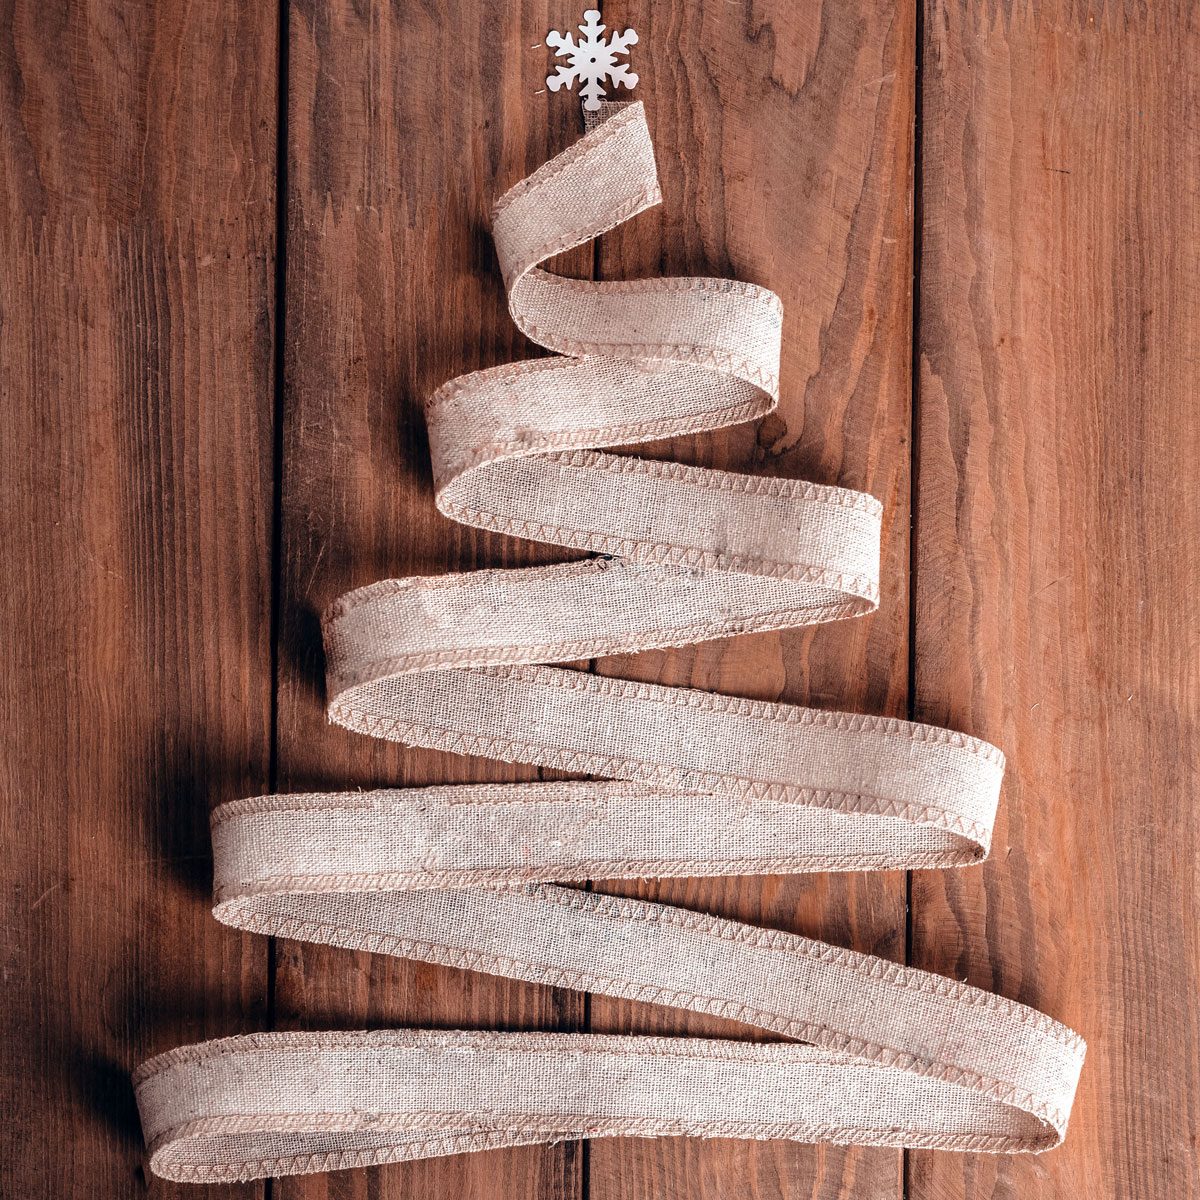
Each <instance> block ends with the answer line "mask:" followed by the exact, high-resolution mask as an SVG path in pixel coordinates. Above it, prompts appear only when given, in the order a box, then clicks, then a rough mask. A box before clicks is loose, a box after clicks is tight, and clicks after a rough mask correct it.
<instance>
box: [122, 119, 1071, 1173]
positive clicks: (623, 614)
mask: <svg viewBox="0 0 1200 1200" xmlns="http://www.w3.org/2000/svg"><path fill="white" fill-rule="evenodd" d="M658 199H659V192H658V183H657V177H656V173H655V168H654V157H653V152H652V149H651V144H650V137H649V131H648V129H647V127H646V121H645V115H644V112H643V109H642V106H641V105H640V104H632V105H628V106H623V107H619V108H617V110H616V112H615V115H613V116H611V117H610V118H609V119H608V120H606V121H604V122H603V123H602V124H600V125H599V126H597V127H596V128H595V129H593V130H592V131H591V132H590V133H588V134H587V135H586V136H585V137H584V138H583V139H582V140H581V141H580V142H579V143H577V144H576V145H575V146H574V147H572V149H570V150H569V151H567V152H566V153H565V154H563V155H560V156H559V157H558V158H556V159H554V160H552V161H551V162H549V163H547V164H546V165H545V166H544V167H542V168H541V169H540V170H539V171H537V172H536V173H535V174H534V175H532V176H530V178H529V179H527V180H525V181H523V182H522V183H521V184H519V185H518V186H517V187H516V188H514V189H513V190H512V191H511V192H509V193H508V194H507V195H506V196H505V197H504V198H503V199H502V200H501V201H500V202H499V204H498V205H497V208H496V216H495V237H496V245H497V251H498V254H499V258H500V263H501V267H502V269H503V271H504V276H505V281H506V284H507V286H508V290H509V303H510V308H511V311H512V314H513V318H514V320H515V321H516V322H517V324H518V325H519V326H520V327H521V329H522V330H523V331H524V332H525V333H526V334H527V335H528V336H529V337H531V338H533V339H534V340H535V341H537V342H539V343H541V344H542V345H543V346H546V347H547V348H549V349H551V350H554V351H557V352H558V353H559V355H562V356H565V357H553V358H548V359H539V360H535V361H531V362H525V363H516V364H511V365H507V366H504V367H498V368H494V369H492V370H487V371H480V372H476V373H475V374H472V375H467V376H464V377H462V378H461V379H457V380H453V381H452V382H450V383H449V384H447V385H445V386H444V387H443V388H441V389H440V390H439V391H438V392H437V393H436V394H435V395H434V396H433V397H432V398H431V399H430V401H429V405H428V414H427V415H428V421H429V430H430V443H431V447H432V453H433V467H434V479H435V483H436V487H437V503H438V506H439V508H440V509H441V510H442V511H443V512H444V513H446V514H447V515H448V516H451V517H453V518H454V519H455V520H457V521H460V522H462V523H464V524H468V525H473V526H476V527H479V528H483V529H491V530H498V531H502V532H506V533H509V534H513V535H516V536H519V537H527V538H535V539H537V540H539V541H544V542H549V543H553V544H555V545H559V546H565V547H569V548H573V549H578V550H588V551H593V552H597V553H599V554H601V555H604V556H606V557H601V558H591V559H587V560H585V561H582V562H572V563H566V564H562V565H559V566H551V567H539V568H530V569H521V570H503V571H480V572H474V573H471V574H465V575H447V576H439V577H435V578H416V579H404V580H389V581H386V582H383V583H380V584H375V585H373V586H371V587H367V588H363V589H360V590H359V591H357V592H352V593H350V594H349V595H348V596H345V597H343V598H342V599H341V600H340V601H338V603H337V604H335V605H334V606H333V608H332V609H331V610H330V611H329V612H328V613H327V615H326V620H325V641H326V653H327V667H328V685H329V715H330V718H331V720H333V721H336V722H338V723H340V724H342V725H344V726H346V727H348V728H351V729H355V730H358V731H360V732H363V733H368V734H371V735H374V736H377V737H385V738H391V739H394V740H397V741H402V742H405V743H407V744H409V745H415V746H427V747H433V748H437V749H442V750H450V751H456V752H459V753H469V754H481V755H486V756H489V757H492V758H495V759H500V760H504V761H510V762H523V763H533V764H538V765H541V766H545V767H550V768H556V769H559V770H564V771H570V772H575V773H579V774H587V775H594V776H601V777H602V779H601V780H599V781H580V782H563V783H536V784H514V785H502V784H483V785H475V786H466V787H434V788H425V789H408V790H404V791H378V792H368V793H348V794H338V795H308V796H267V797H260V798H256V799H251V800H241V801H235V802H234V803H232V804H227V805H224V806H223V807H221V808H219V809H218V810H217V811H216V812H215V813H214V814H213V847H214V863H215V876H216V880H215V885H216V908H215V913H216V915H217V916H218V917H219V918H220V919H221V920H222V921H225V922H226V923H228V924H230V925H233V926H236V927H238V928H241V929H247V930H255V931H257V932H260V933H264V934H268V935H272V936H280V937H291V938H298V939H303V940H308V941H313V942H324V943H329V944H333V945H339V946H346V947H350V948H353V949H360V950H371V951H376V952H379V953H386V954H394V955H400V956H403V957H407V958H413V959H419V960H422V961H426V962H432V963H441V964H446V965H451V966H457V967H468V968H471V969H474V970H479V971H487V972H491V973H494V974H499V975H505V976H508V977H511V978H514V979H523V980H530V981H533V982H537V983H544V984H551V985H554V986H560V987H571V988H579V989H585V990H587V991H591V992H596V993H602V994H605V995H610V996H620V997H627V998H632V999H637V1000H648V1001H652V1002H655V1003H660V1004H670V1005H675V1006H677V1007H680V1008H684V1009H689V1010H693V1011H696V1012H703V1013H710V1014H714V1015H717V1016H722V1017H731V1018H734V1019H736V1020H740V1021H743V1022H746V1023H747V1024H749V1025H752V1026H755V1027H757V1028H759V1029H762V1030H769V1031H771V1032H773V1033H776V1034H779V1035H782V1036H785V1037H788V1038H794V1039H798V1041H799V1042H803V1043H806V1044H796V1043H793V1042H781V1043H770V1044H762V1043H743V1042H733V1041H717V1040H705V1039H698V1038H653V1037H615V1036H600V1035H590V1034H543V1033H486V1032H484V1033H474V1032H473V1033H466V1032H443V1031H424V1030H396V1031H385V1032H372V1033H312V1034H308V1033H279V1034H258V1035H250V1036H247V1037H238V1038H229V1039H226V1040H223V1041H217V1042H211V1043H207V1044H204V1045H201V1046H193V1047H185V1048H183V1049H181V1050H175V1051H172V1052H170V1053H168V1054H165V1055H161V1056H160V1057H158V1058H156V1059H153V1060H151V1061H150V1062H148V1063H146V1064H145V1065H144V1066H142V1067H141V1068H140V1069H139V1071H138V1072H137V1075H136V1078H135V1082H136V1086H137V1097H138V1104H139V1107H140V1109H141V1113H142V1120H143V1125H144V1127H145V1132H146V1138H147V1142H148V1144H149V1147H150V1152H151V1165H152V1167H153V1169H154V1170H155V1171H156V1172H158V1173H159V1174H162V1175H165V1176H167V1177H169V1178H173V1179H185V1180H198V1181H216V1180H233V1179H249V1178H256V1177H260V1176H264V1175H272V1174H285V1173H290V1172H297V1171H315V1170H325V1169H329V1168H333V1167H343V1166H358V1165H366V1164H371V1163H380V1162H393V1161H399V1160H402V1159H410V1158H419V1157H426V1156H430V1155H437V1154H449V1153H456V1152H459V1151H464V1150H477V1149H484V1148H487V1147H494V1146H514V1145H521V1144H527V1143H532V1142H542V1141H553V1140H560V1139H563V1138H575V1137H596V1136H609V1135H619V1134H632V1135H639V1136H660V1135H667V1134H696V1135H701V1136H722V1137H746V1138H777V1137H782V1138H792V1139H796V1140H801V1141H832V1142H843V1143H849V1142H854V1143H864V1144H871V1145H887V1146H925V1147H941V1148H948V1149H959V1150H991V1151H1014V1150H1042V1149H1045V1148H1047V1147H1049V1146H1052V1145H1054V1144H1056V1143H1057V1142H1058V1141H1059V1140H1061V1138H1062V1136H1063V1135H1064V1133H1065V1131H1066V1125H1067V1118H1068V1115H1069V1112H1070V1108H1071V1102H1072V1099H1073V1097H1074V1092H1075V1086H1076V1083H1077V1080H1078V1076H1079V1071H1080V1067H1081V1065H1082V1061H1083V1053H1084V1046H1083V1042H1082V1040H1081V1039H1080V1038H1079V1037H1078V1036H1077V1035H1075V1034H1074V1033H1072V1032H1071V1031H1070V1030H1068V1029H1066V1028H1065V1027H1063V1026H1062V1025H1059V1024H1058V1023H1057V1022H1055V1021H1053V1020H1051V1019H1050V1018H1049V1017H1046V1016H1043V1015H1042V1014H1040V1013H1038V1012H1036V1011H1034V1010H1032V1009H1029V1008H1026V1007H1024V1006H1023V1005H1020V1004H1016V1003H1014V1002H1012V1001H1009V1000H1005V999H1002V998H1000V997H997V996H992V995H989V994H987V993H985V992H981V991H979V990H977V989H975V988H970V987H966V986H964V985H962V984H959V983H955V982H953V981H951V980H947V979H942V978H940V977H937V976H933V975H929V974H927V973H924V972H921V971H916V970H913V969H911V968H906V967H902V966H899V965H897V964H895V963H892V962H888V961H885V960H882V959H878V958H873V957H871V956H868V955H863V954H857V953H854V952H851V951H849V950H843V949H838V948H836V947H833V946H828V945H825V944H823V943H820V942H815V941H812V940H810V939H808V938H803V937H798V936H795V935H792V934H785V933H781V932H777V931H772V930H763V929H758V928H753V927H751V926H747V925H741V924H737V923H735V922H731V921H725V920H720V919H717V918H714V917H710V916H705V915H702V914H699V913H694V912H689V911H686V910H682V909H677V908H672V907H669V906H666V905H660V904H653V903H649V902H644V901H637V900H629V899H619V898H616V897H612V896H606V895H603V894H598V893H595V892H587V891H582V890H579V889H578V888H576V887H570V886H562V885H564V884H572V883H574V884H578V883H582V882H584V881H586V880H589V879H593V878H602V879H615V878H640V877H648V876H699V875H721V874H750V873H781V872H792V871H796V872H799V871H824V870H872V869H908V868H914V867H951V866H961V865H965V864H968V863H973V862H978V861H980V860H981V859H982V858H984V857H985V856H986V854H987V851H988V847H989V843H990V838H991V830H992V824H993V819H994V816H995V809H996V802H997V798H998V795H999V789H1000V781H1001V776H1002V774H1003V770H1004V758H1003V755H1002V754H1001V753H1000V751H999V750H997V749H996V748H995V747H993V746H990V745H988V744H987V743H986V742H981V741H979V740H978V739H975V738H971V737H967V736H965V735H962V734H958V733H953V732H950V731H948V730H943V729H935V728H931V727H929V726H925V725H918V724H913V723H910V722H905V721H898V720H892V719H887V718H879V717H868V716H857V715H849V714H842V713H829V712H821V711H817V710H813V709H807V708H798V707H795V706H790V705H782V704H769V703H762V702H755V701H748V700H738V699H732V698H729V697H724V696H718V695H713V694H710V693H707V692H700V691H693V690H689V689H682V688H667V687H660V686H656V685H651V684H643V683H632V682H626V681H621V680H614V679H610V678H606V677H601V676H597V675H592V674H588V673H585V672H583V671H579V670H572V669H568V668H566V667H563V666H561V665H559V666H555V665H553V664H556V663H557V664H562V663H568V662H572V661H575V660H579V659H583V658H591V657H595V656H599V655H608V654H618V653H627V652H630V651H637V650H644V649H648V648H651V647H662V646H678V645H683V644H686V643H690V642H696V641H701V640H704V639H707V638H714V637H723V636H728V635H731V634H734V633H739V632H744V631H748V630H764V629H780V628H786V627H792V626H799V625H806V624H812V623H815V622H819V621H828V620H833V619H835V618H839V617H847V616H855V615H859V614H862V613H866V612H869V611H870V610H871V609H873V608H874V607H875V605H876V604H877V602H878V595H879V579H878V571H879V534H880V515H881V513H880V506H879V504H878V503H877V502H876V501H875V500H873V499H872V498H871V497H869V496H865V495H862V494H859V493H856V492H849V491H845V490H843V489H839V488H830V487H818V486H815V485H812V484H804V483H797V482H794V481H790V480H774V479H771V480H767V479H759V478H755V477H750V476H743V475H734V474H729V473H726V472H718V471H711V470H702V469H699V468H694V467H683V466H678V465H676V464H672V463H664V462H657V461H647V460H642V459H638V458H634V457H628V456H624V455H616V454H611V453H607V452H605V450H604V448H605V447H610V446H624V445H630V444H633V443H636V442H641V441H647V440H650V439H658V438H662V437H667V436H672V435H675V434H680V433H687V432H695V431H698V430H710V429H716V428H719V427H721V426H725V425H729V424H733V423H735V422H740V421H746V420H750V419H753V418H755V417H758V416H762V415H763V414H765V413H767V412H770V411H771V409H773V408H774V406H775V404H776V403H777V400H778V367H779V346H780V329H781V319H782V311H781V307H780V304H779V301H778V299H777V297H775V296H774V295H773V294H772V293H770V292H767V291H765V290H764V289H762V288H758V287H752V286H749V285H746V284H740V283H734V282H730V281H728V280H717V279H661V280H643V281H638V282H634V283H594V282H587V281H578V280H570V279H561V278H559V277H557V276H554V275H551V274H549V273H547V272H545V271H543V270H542V269H541V268H540V266H539V264H540V263H542V262H543V261H545V260H546V259H547V258H549V257H551V256H552V255H554V254H556V253H558V252H559V251H561V250H564V249H567V248H569V247H571V246H576V245H579V244H581V243H582V242H585V241H587V240H588V239H590V238H592V237H595V236H596V235H598V234H600V233H602V232H603V231H604V230H606V229H610V228H612V227H613V226H614V225H617V224H619V223H620V222H621V221H623V220H625V219H627V218H628V217H630V216H632V215H633V214H634V213H636V212H638V211H640V210H642V209H643V208H646V207H647V206H649V205H651V204H654V203H657V202H658Z"/></svg>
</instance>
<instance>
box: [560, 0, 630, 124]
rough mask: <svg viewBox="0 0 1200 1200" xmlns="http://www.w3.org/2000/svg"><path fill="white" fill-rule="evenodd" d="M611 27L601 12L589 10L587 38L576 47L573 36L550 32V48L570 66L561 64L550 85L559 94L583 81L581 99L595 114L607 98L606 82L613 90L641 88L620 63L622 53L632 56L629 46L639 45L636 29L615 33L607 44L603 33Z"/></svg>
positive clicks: (584, 28) (585, 19)
mask: <svg viewBox="0 0 1200 1200" xmlns="http://www.w3.org/2000/svg"><path fill="white" fill-rule="evenodd" d="M607 28H608V26H606V25H601V24H600V13H599V11H598V10H596V9H594V8H589V9H588V10H587V12H585V13H584V14H583V24H582V25H580V26H579V32H580V33H581V34H583V37H581V38H580V39H579V44H578V45H576V44H575V36H574V34H570V33H548V34H547V35H546V45H548V46H552V47H553V48H554V53H555V55H557V56H558V57H559V58H565V59H566V60H567V65H566V66H563V65H562V63H559V65H558V66H556V67H555V68H554V74H553V75H550V76H548V77H547V79H546V86H547V87H548V88H549V89H550V90H551V91H552V92H557V91H558V89H559V88H560V87H562V86H563V85H564V84H566V86H567V87H568V88H571V87H572V86H573V85H574V83H575V80H577V79H578V80H579V82H580V83H581V85H582V86H581V87H580V89H579V94H580V96H582V97H583V107H584V108H586V109H587V110H588V111H589V112H595V111H596V110H597V109H598V108H599V107H600V101H601V100H603V99H604V98H605V92H604V88H603V86H602V85H603V84H605V83H606V82H607V83H608V84H610V85H611V86H613V87H627V88H633V87H636V86H637V81H638V77H637V76H636V75H635V74H634V73H633V72H632V71H631V70H630V69H629V67H628V65H627V64H625V63H618V62H617V55H618V54H628V53H629V47H630V46H633V45H635V44H636V43H637V40H638V35H637V33H636V32H635V31H634V30H632V29H627V30H625V32H624V33H613V34H612V35H611V36H610V37H609V38H608V40H607V41H605V40H604V37H603V34H604V31H605V29H607Z"/></svg>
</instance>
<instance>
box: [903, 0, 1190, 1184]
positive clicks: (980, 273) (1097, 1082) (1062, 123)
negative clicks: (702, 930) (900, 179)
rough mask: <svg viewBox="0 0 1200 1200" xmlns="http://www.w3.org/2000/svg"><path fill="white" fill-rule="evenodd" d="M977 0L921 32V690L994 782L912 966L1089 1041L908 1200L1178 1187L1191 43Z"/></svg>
mask: <svg viewBox="0 0 1200 1200" xmlns="http://www.w3.org/2000/svg"><path fill="white" fill-rule="evenodd" d="M1060 7H1061V9H1062V11H1061V12H1060V11H1057V10H1058V9H1059V8H1060ZM972 8H973V6H966V7H962V6H960V5H959V4H957V3H938V4H934V5H933V6H932V8H931V10H930V12H929V14H928V17H927V19H926V23H925V34H926V36H925V44H924V60H923V61H924V72H923V85H924V86H923V91H922V97H923V103H922V109H921V113H922V124H921V129H922V148H923V154H922V158H921V163H922V178H921V200H922V212H923V216H924V220H923V222H922V245H921V276H920V278H921V289H920V307H919V311H920V329H919V339H920V341H919V345H920V389H919V394H918V405H917V412H918V432H917V448H918V453H917V459H916V462H917V468H916V495H917V500H918V503H917V513H916V524H915V538H914V545H915V548H916V568H915V572H914V575H915V579H914V583H915V597H916V624H915V629H916V647H915V649H916V655H915V663H916V678H915V680H914V695H915V704H916V711H917V715H918V716H919V717H922V718H925V719H928V720H932V721H938V722H946V723H949V724H952V725H955V726H958V727H959V728H965V729H970V730H971V732H973V733H977V734H980V735H981V736H984V737H987V738H990V739H991V740H993V741H995V742H997V743H998V744H999V745H1001V746H1003V747H1004V749H1005V750H1006V752H1007V753H1008V756H1009V767H1008V773H1007V776H1006V785H1005V789H1004V794H1003V797H1002V801H1001V807H1000V818H999V822H998V824H997V828H996V836H995V840H994V843H993V849H992V858H991V860H990V861H989V862H988V863H987V864H985V865H984V867H983V868H981V869H979V870H975V871H963V872H958V873H954V874H951V873H949V872H942V873H933V872H926V873H922V874H920V875H919V876H915V877H914V884H913V947H912V961H913V962H914V963H915V964H916V965H918V966H923V967H928V968H930V969H932V970H937V971H940V972H942V973H944V974H949V975H954V976H956V977H958V978H966V979H969V980H970V981H971V982H972V983H977V984H979V985H981V986H983V987H987V988H991V989H994V990H996V991H1000V992H1002V993H1004V994H1005V995H1007V996H1012V997H1014V998H1016V999H1018V1000H1022V1001H1024V1002H1026V1003H1028V1004H1033V1005H1036V1006H1038V1007H1041V1008H1044V1009H1046V1010H1048V1011H1050V1012H1052V1013H1054V1014H1055V1016H1057V1017H1060V1018H1061V1019H1062V1020H1064V1021H1066V1022H1067V1023H1069V1024H1070V1025H1071V1026H1072V1027H1074V1028H1075V1029H1078V1030H1079V1031H1080V1032H1081V1033H1082V1034H1083V1035H1084V1037H1085V1038H1086V1039H1087V1040H1088V1044H1089V1051H1088V1060H1087V1062H1086V1064H1085V1066H1084V1072H1083V1078H1082V1083H1081V1086H1080V1092H1079V1097H1078V1100H1077V1102H1076V1107H1075V1113H1074V1116H1073V1118H1072V1127H1071V1132H1070V1134H1069V1136H1068V1139H1067V1142H1066V1144H1065V1145H1064V1146H1063V1147H1062V1148H1061V1149H1059V1150H1056V1151H1055V1152H1054V1153H1052V1154H1047V1155H1045V1156H1043V1157H1037V1158H1029V1157H1019V1156H1014V1157H1002V1158H986V1157H976V1156H962V1157H956V1156H952V1155H946V1156H941V1157H939V1156H936V1155H932V1154H914V1155H912V1157H911V1173H910V1188H909V1194H910V1196H912V1197H913V1198H914V1200H933V1198H935V1197H936V1198H940V1197H945V1196H954V1197H964V1200H979V1198H981V1197H999V1196H1043V1195H1044V1196H1088V1197H1091V1196H1095V1197H1109V1196H1120V1197H1139V1198H1140V1197H1143V1196H1145V1197H1155V1198H1157V1197H1168V1196H1170V1197H1175V1196H1193V1195H1196V1194H1197V1192H1198V1191H1200V1160H1198V1158H1197V1117H1198V1112H1197V1110H1198V1108H1200V1040H1198V1026H1197V1016H1196V996H1197V991H1198V988H1200V977H1198V975H1200V940H1198V937H1197V923H1196V916H1197V912H1196V887H1197V879H1198V876H1197V854H1198V852H1200V830H1198V828H1197V796H1198V794H1200V793H1198V789H1197V784H1198V783H1200V771H1198V768H1200V737H1198V734H1200V635H1198V633H1197V630H1198V628H1200V627H1198V625H1197V620H1196V617H1195V614H1194V612H1193V611H1192V593H1193V592H1194V591H1195V588H1196V585H1197V583H1198V582H1200V539H1198V537H1197V535H1198V534H1200V409H1198V407H1197V397H1196V395H1195V389H1196V380H1197V374H1198V370H1200V290H1198V287H1197V277H1198V274H1200V271H1198V268H1200V185H1198V179H1200V176H1198V174H1197V169H1196V167H1197V163H1200V29H1198V28H1197V25H1196V12H1195V10H1194V9H1193V10H1192V12H1191V16H1190V18H1189V17H1188V15H1187V14H1186V11H1185V7H1184V6H1183V5H1179V6H1177V7H1172V6H1169V5H1166V6H1154V7H1153V8H1152V9H1149V10H1142V9H1140V8H1138V9H1136V10H1135V9H1133V8H1132V6H1131V9H1130V13H1129V14H1128V15H1126V14H1125V13H1124V12H1122V11H1121V9H1120V6H1112V7H1109V8H1106V9H1105V10H1104V11H1100V9H1099V8H1098V7H1097V8H1095V9H1094V11H1092V10H1090V9H1089V8H1088V6H1073V5H1071V6H1069V5H1062V6H1056V5H1047V6H1043V11H1041V12H1040V13H1035V12H1032V11H1027V10H1026V8H1025V6H1024V5H1021V6H1018V10H1017V11H1016V12H1014V13H1011V14H1004V15H1000V14H995V15H987V16H986V17H985V16H984V15H983V14H982V13H980V14H978V15H976V14H974V13H973V12H972V11H971V10H972ZM1080 9H1082V11H1080Z"/></svg>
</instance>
